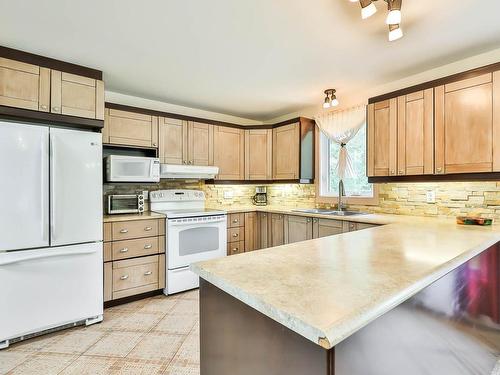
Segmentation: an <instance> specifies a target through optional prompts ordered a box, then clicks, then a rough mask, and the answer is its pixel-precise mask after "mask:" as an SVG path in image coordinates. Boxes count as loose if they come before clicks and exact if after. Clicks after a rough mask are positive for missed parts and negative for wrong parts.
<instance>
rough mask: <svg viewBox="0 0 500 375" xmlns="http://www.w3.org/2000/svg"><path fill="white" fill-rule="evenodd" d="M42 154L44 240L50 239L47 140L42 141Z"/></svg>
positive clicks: (42, 225)
mask: <svg viewBox="0 0 500 375" xmlns="http://www.w3.org/2000/svg"><path fill="white" fill-rule="evenodd" d="M41 148H42V150H41V152H42V156H41V158H40V164H41V165H40V170H41V171H42V188H41V189H40V206H41V207H40V211H41V213H42V220H41V221H40V223H41V229H42V239H43V240H44V241H48V237H49V223H48V222H47V218H48V217H49V213H48V207H47V206H48V203H49V202H48V195H49V192H48V189H49V181H46V177H47V175H48V173H43V171H47V168H48V160H47V158H48V156H49V154H48V152H49V151H48V149H47V140H45V141H43V142H42V147H41Z"/></svg>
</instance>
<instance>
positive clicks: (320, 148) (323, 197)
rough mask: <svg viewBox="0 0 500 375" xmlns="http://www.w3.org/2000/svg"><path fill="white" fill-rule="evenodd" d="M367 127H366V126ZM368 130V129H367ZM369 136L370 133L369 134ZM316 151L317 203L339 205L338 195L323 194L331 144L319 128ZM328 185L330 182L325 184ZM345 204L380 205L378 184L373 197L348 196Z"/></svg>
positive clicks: (374, 186)
mask: <svg viewBox="0 0 500 375" xmlns="http://www.w3.org/2000/svg"><path fill="white" fill-rule="evenodd" d="M365 126H366V125H365ZM367 130H368V129H367ZM367 135H368V132H367ZM316 145H317V147H316V150H315V161H316V167H315V168H316V179H315V187H316V203H325V204H329V205H335V204H337V203H338V194H336V195H330V194H324V193H323V190H324V189H323V188H322V184H323V176H324V173H327V174H328V170H327V168H328V160H327V159H328V155H329V150H328V146H329V142H328V139H327V138H326V136H325V135H324V134H323V133H322V132H321V130H320V129H319V127H316ZM325 184H328V182H325ZM343 202H344V203H347V204H350V205H364V206H376V205H378V204H379V188H378V184H373V196H372V197H360V196H350V197H349V196H346V197H344V198H343Z"/></svg>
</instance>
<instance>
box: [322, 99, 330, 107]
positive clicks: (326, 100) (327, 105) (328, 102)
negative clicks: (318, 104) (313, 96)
mask: <svg viewBox="0 0 500 375" xmlns="http://www.w3.org/2000/svg"><path fill="white" fill-rule="evenodd" d="M323 108H325V109H327V108H330V99H329V98H328V96H327V97H326V98H325V102H324V103H323Z"/></svg>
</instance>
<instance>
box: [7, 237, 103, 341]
mask: <svg viewBox="0 0 500 375" xmlns="http://www.w3.org/2000/svg"><path fill="white" fill-rule="evenodd" d="M102 284H103V270H102V243H100V242H97V243H90V244H84V245H73V246H63V247H54V248H48V249H36V250H24V251H15V252H8V253H7V252H4V253H0V290H1V296H2V303H1V308H0V344H1V342H2V341H5V340H9V339H13V338H16V337H19V336H22V335H28V334H31V333H35V332H40V331H43V330H46V329H50V328H54V327H58V326H62V325H65V324H68V323H72V322H77V321H81V320H85V319H88V318H93V317H97V316H102V314H103V291H102Z"/></svg>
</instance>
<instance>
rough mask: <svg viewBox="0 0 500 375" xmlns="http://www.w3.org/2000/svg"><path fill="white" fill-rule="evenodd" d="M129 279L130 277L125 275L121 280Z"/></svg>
mask: <svg viewBox="0 0 500 375" xmlns="http://www.w3.org/2000/svg"><path fill="white" fill-rule="evenodd" d="M127 279H128V275H124V276H122V277H120V280H127Z"/></svg>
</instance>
